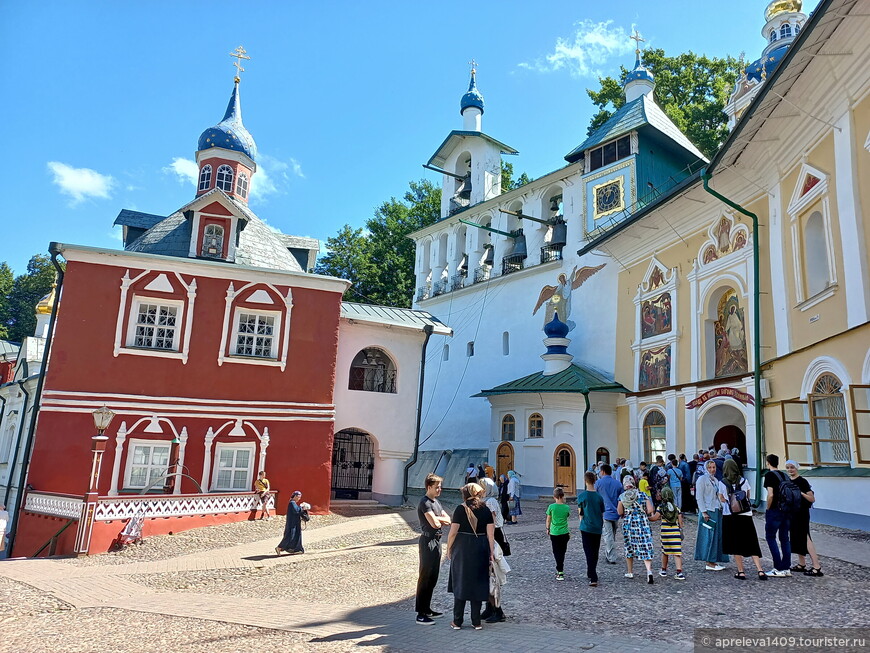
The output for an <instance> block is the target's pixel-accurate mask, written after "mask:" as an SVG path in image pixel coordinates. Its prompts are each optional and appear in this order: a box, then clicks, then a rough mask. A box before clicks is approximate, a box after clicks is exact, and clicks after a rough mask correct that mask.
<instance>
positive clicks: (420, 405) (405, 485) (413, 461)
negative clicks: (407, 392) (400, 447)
mask: <svg viewBox="0 0 870 653" xmlns="http://www.w3.org/2000/svg"><path fill="white" fill-rule="evenodd" d="M434 330H435V327H434V326H432V325H431V324H426V325H424V326H423V333H424V334H426V337H425V339H424V340H423V351H422V353H421V354H420V388H419V389H418V391H417V428H416V429H415V430H414V455H412V456H411V460H409V461H408V464H407V465H405V471H404V472H403V473H402V503H405V502H406V501H407V500H408V471H409V470H410V469H411V467H413V466H414V465H415V464H416V463H417V454H418V453H419V451H418V450H419V448H420V421H421V419H422V417H423V379H424V378H425V377H426V347H427V346H428V345H429V338H431V337H432V332H433V331H434Z"/></svg>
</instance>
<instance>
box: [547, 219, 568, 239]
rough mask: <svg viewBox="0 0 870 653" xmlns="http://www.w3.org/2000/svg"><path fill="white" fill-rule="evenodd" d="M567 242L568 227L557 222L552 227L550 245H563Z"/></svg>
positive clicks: (561, 222)
mask: <svg viewBox="0 0 870 653" xmlns="http://www.w3.org/2000/svg"><path fill="white" fill-rule="evenodd" d="M567 242H568V225H567V224H565V223H564V222H563V221H561V220H560V221H559V222H557V223H555V224H554V225H553V233H552V236H551V238H550V244H551V245H564V244H565V243H567Z"/></svg>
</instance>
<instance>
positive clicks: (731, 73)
mask: <svg viewBox="0 0 870 653" xmlns="http://www.w3.org/2000/svg"><path fill="white" fill-rule="evenodd" d="M641 60H642V61H643V64H644V66H646V67H647V68H648V69H649V70H650V72H652V74H653V75H654V76H655V81H656V88H655V91H654V93H655V100H656V102H657V103H658V105H659V106H660V107H661V108H662V109H663V110H664V112H665V113H666V114H667V115H668V117H669V118H670V119H671V120H672V121H673V122H674V124H675V125H676V126H677V127H678V128H679V129H680V131H682V132H683V133H684V134H685V135H686V136H687V137H688V138H689V140H690V141H692V143H694V144H695V146H696V147H697V148H698V149H699V150H701V152H703V153H704V154H705V155H706V156H708V157H711V156H712V155H713V154H714V153H715V152H716V150H717V149H718V148H719V146H720V145H721V144H722V143H723V142H724V141H725V138H726V137H727V136H728V126H727V117H726V115H725V113H724V112H723V109H724V108H725V103H726V102H727V101H728V96H729V95H730V93H731V91H732V89H733V88H734V81H735V80H736V79H737V75H738V73H739V71H740V62H739V61H738V60H737V59H735V58H734V57H725V58H723V59H720V58H718V57H707V56H705V55H697V54H695V53H694V52H686V53H684V54H680V55H677V56H676V57H669V56H667V55H666V54H665V52H664V50H661V49H655V48H650V49H648V50H644V51H643V53H642V55H641ZM628 73H629V71H628V70H627V69H626V68H624V67H622V68H621V70H620V75H619V80H616V79H614V78H613V77H603V78H599V79H598V82H599V84H600V88H599V89H598V90H593V89H586V92H587V93H588V94H589V97H590V98H591V99H592V102H593V103H595V105H596V106H597V107H598V109H599V111H598V113H597V114H596V115H595V116H594V117H593V118H592V122H591V123H590V124H589V129H588V130H587V134H592V132H594V131H595V130H596V129H598V127H600V126H601V125H603V124H604V123H605V122H606V121H607V120H608V118H610V116H612V115H613V112H614V111H616V110H617V109H619V108H620V107H621V106H622V105H623V104H625V94H624V92H623V90H622V84H623V82H624V80H625V76H626V75H627V74H628Z"/></svg>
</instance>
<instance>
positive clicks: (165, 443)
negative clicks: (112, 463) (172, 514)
mask: <svg viewBox="0 0 870 653" xmlns="http://www.w3.org/2000/svg"><path fill="white" fill-rule="evenodd" d="M137 446H147V447H155V446H158V447H167V448H168V449H169V456H171V455H172V443H171V442H169V440H143V439H130V440H127V462H126V464H125V466H124V486H123V488H124V489H125V490H144V489H145V488H146V487H148V486H147V485H144V486H142V487H139V486H137V487H132V486H131V485H130V473H131V472H132V471H133V450H134V449H135V448H136V447H137ZM170 465H172V460H170V459H169V458H168V457H167V464H166V471H167V472H168V471H169V467H170ZM141 466H142V465H137V467H141ZM148 467H153V465H148ZM150 477H151V475H150V474H149V478H150ZM159 487H160V486H155V488H159Z"/></svg>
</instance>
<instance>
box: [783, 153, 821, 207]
mask: <svg viewBox="0 0 870 653" xmlns="http://www.w3.org/2000/svg"><path fill="white" fill-rule="evenodd" d="M810 177H814V178H816V179H818V181H817V182H816V183H815V185H813V187H812V188H810V189H809V190H807V192H806V193H803V194H801V191H802V190H803V188H804V184H806V183H807V181H808V179H809V178H810ZM827 192H828V175H827V174H826V173H824V172H822V171H821V170H819V169H818V168H814V167H813V166H811V165H809V164H808V163H806V162H804V163H802V164H801V169H800V172H799V173H798V176H797V183H796V184H795V187H794V189H793V190H792V192H791V199H790V200H789V202H788V208H787V209H786V212H787V213H788V214H789V215H790V216H791V218H792V220H794V219H795V218H796V217H797V214H798V213H800V212H801V211H803V210H804V209H805V208H807V207H808V206H809V205H810V204H812V203H813V202H815V201H816V200H817V199H818V198H820V197H822V196H823V195H826V194H827Z"/></svg>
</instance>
